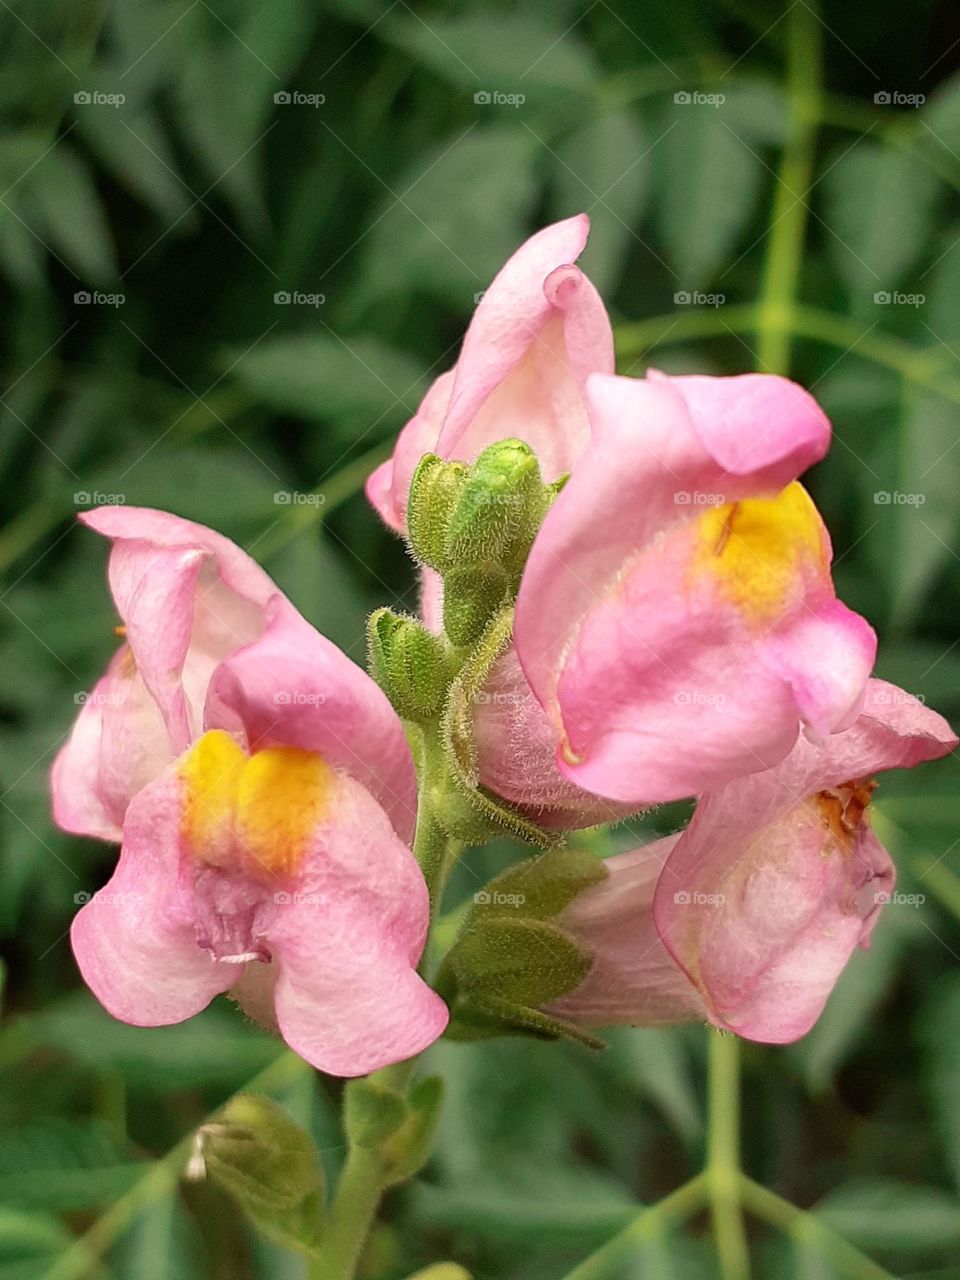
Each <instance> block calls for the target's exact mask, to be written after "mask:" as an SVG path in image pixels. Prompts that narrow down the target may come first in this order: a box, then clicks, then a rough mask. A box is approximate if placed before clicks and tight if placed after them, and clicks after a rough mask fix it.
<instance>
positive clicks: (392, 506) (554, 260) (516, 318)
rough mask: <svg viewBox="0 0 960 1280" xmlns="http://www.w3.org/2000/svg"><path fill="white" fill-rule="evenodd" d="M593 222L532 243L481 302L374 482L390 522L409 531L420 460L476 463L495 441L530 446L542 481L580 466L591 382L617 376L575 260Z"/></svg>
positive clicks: (372, 490) (548, 231) (567, 225)
mask: <svg viewBox="0 0 960 1280" xmlns="http://www.w3.org/2000/svg"><path fill="white" fill-rule="evenodd" d="M589 227H590V223H589V219H588V218H587V216H586V215H585V214H580V215H578V216H577V217H575V218H568V219H567V220H566V221H564V222H558V223H555V224H554V225H552V226H549V227H544V229H543V230H542V231H538V232H537V233H536V235H533V236H531V237H530V239H529V240H527V241H526V242H525V243H524V244H523V245H521V247H520V248H519V249H518V250H517V252H516V253H515V254H514V255H513V257H512V258H510V260H509V261H508V262H507V263H506V265H505V266H504V267H503V268H502V270H501V271H500V272H499V274H498V275H497V277H496V279H495V280H494V282H493V283H492V284H491V285H490V288H489V289H487V290H486V292H485V293H484V295H483V297H482V299H481V300H480V302H479V304H478V306H477V309H476V312H475V313H474V316H473V319H472V321H471V323H470V327H469V328H468V330H467V332H466V335H465V337H464V340H463V347H462V349H461V352H460V357H459V359H458V361H457V364H456V366H455V367H454V368H453V369H452V370H449V371H448V372H447V373H444V374H442V375H441V376H440V377H439V378H438V379H437V380H436V381H435V382H434V384H433V386H432V387H431V388H430V390H429V391H428V392H427V395H426V396H425V398H424V401H423V403H422V404H421V406H420V408H419V410H418V412H417V414H416V415H415V416H414V417H413V418H412V419H411V421H410V422H409V423H408V424H407V426H406V427H405V428H404V429H403V431H402V432H401V434H400V437H399V439H398V441H397V446H396V449H395V451H394V454H393V457H392V458H391V459H389V460H388V461H387V462H385V463H384V464H383V465H382V466H381V467H379V468H378V469H377V470H376V471H375V472H374V473H373V475H372V476H371V477H370V480H369V481H368V484H367V497H368V498H369V500H370V502H371V503H372V504H373V505H374V506H375V507H376V509H377V510H378V511H379V513H380V515H381V516H382V517H383V519H384V520H385V521H386V522H387V523H388V524H389V525H391V527H393V528H394V529H397V530H398V531H400V532H402V531H403V529H404V526H405V520H406V505H407V495H408V492H409V489H410V481H411V479H412V477H413V472H414V470H415V468H416V465H417V463H418V462H419V460H420V458H421V457H422V456H423V454H425V453H429V452H436V453H438V454H439V455H440V457H442V458H451V459H454V458H455V459H461V460H463V461H466V462H470V461H472V460H473V459H474V458H475V457H476V456H477V455H478V454H479V453H480V452H481V451H482V450H483V449H484V448H486V446H487V445H488V444H493V443H494V442H496V441H497V440H504V439H507V438H519V439H521V440H524V441H526V443H527V444H529V445H530V446H531V447H532V448H533V449H534V451H535V452H536V454H537V456H538V458H539V460H540V466H541V470H542V472H543V475H544V479H546V480H547V481H552V480H555V479H557V478H558V477H559V476H561V475H563V474H565V473H566V472H567V471H569V470H570V468H571V467H572V466H573V463H574V461H575V460H576V458H577V457H578V456H579V454H580V453H581V452H582V450H583V448H584V447H585V445H586V443H587V439H588V437H589V431H590V428H589V423H588V421H587V415H586V410H585V407H584V403H583V384H584V382H585V380H586V378H587V376H588V374H590V373H592V372H594V371H598V370H599V371H601V372H612V371H613V339H612V335H611V332H610V324H609V321H608V320H607V316H606V312H605V311H604V308H603V304H602V302H601V301H600V298H599V295H598V294H597V291H596V290H595V289H594V287H593V285H592V284H591V283H590V281H589V280H587V278H586V277H585V276H584V275H583V273H582V272H581V271H580V270H579V268H577V267H576V266H575V265H574V263H575V262H576V259H577V258H578V257H579V256H580V254H581V253H582V251H583V248H584V245H585V244H586V240H587V233H588V231H589Z"/></svg>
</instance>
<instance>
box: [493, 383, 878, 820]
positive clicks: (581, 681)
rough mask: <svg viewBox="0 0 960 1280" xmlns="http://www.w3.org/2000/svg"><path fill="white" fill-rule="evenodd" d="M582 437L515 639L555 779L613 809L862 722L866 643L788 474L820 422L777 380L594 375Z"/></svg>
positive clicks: (810, 405)
mask: <svg viewBox="0 0 960 1280" xmlns="http://www.w3.org/2000/svg"><path fill="white" fill-rule="evenodd" d="M587 401H588V405H589V408H590V414H591V423H592V428H593V435H592V437H591V442H590V445H589V447H588V448H587V450H586V452H585V453H584V454H583V455H582V456H581V457H580V459H579V461H578V463H577V465H576V467H575V469H574V471H573V474H572V476H571V478H570V481H569V483H568V484H567V485H566V487H565V488H564V490H563V491H562V492H561V494H560V496H559V497H558V498H557V500H556V502H555V503H554V505H553V507H552V508H551V510H550V511H549V512H548V513H547V517H546V519H545V521H544V524H543V527H542V528H541V530H540V532H539V534H538V535H537V538H536V541H535V542H534V544H533V548H532V550H531V553H530V557H529V560H528V562H527V565H526V568H525V570H524V574H523V579H522V581H521V584H520V592H519V595H518V598H517V607H516V626H515V633H514V643H515V645H516V651H517V656H518V657H519V660H520V664H521V666H522V668H523V672H524V675H525V676H526V679H527V681H528V682H529V685H530V688H531V689H532V691H533V693H534V694H535V695H536V698H537V699H538V701H539V703H540V705H541V706H542V707H543V709H544V710H545V712H546V713H547V715H548V716H549V717H550V720H551V722H552V726H553V741H554V746H555V751H556V759H557V764H558V767H559V769H560V772H561V773H562V774H563V775H564V776H565V777H566V778H567V779H569V780H570V781H571V782H573V783H575V784H576V785H577V786H579V787H581V788H583V789H584V790H587V791H591V792H594V793H596V794H598V795H602V796H605V797H608V798H609V799H611V800H614V801H619V802H626V803H629V802H635V803H637V804H643V803H657V802H661V801H668V800H675V799H679V798H681V797H683V796H689V795H696V794H698V793H699V792H701V791H704V790H707V789H711V788H714V787H716V786H718V785H720V784H721V783H723V782H725V781H727V780H728V779H731V778H735V777H737V776H739V775H741V774H744V773H752V772H756V771H757V770H761V769H764V768H768V767H770V766H771V765H774V764H776V763H777V762H778V761H779V760H781V759H783V757H784V756H785V755H786V754H787V752H788V751H789V750H790V748H791V747H792V746H793V744H794V742H795V741H796V738H797V734H798V733H799V731H800V729H801V726H805V728H806V730H807V732H808V733H810V734H811V735H813V736H814V737H816V738H820V739H822V738H825V737H827V736H828V735H829V734H831V733H834V732H836V731H838V730H840V729H843V728H845V727H846V726H847V725H849V724H851V723H852V722H853V721H854V720H855V719H856V717H857V714H858V712H859V709H860V705H861V701H862V697H863V690H864V686H865V682H866V680H867V677H868V675H869V673H870V669H871V667H872V665H873V660H874V654H875V651H876V638H875V636H874V634H873V631H872V630H871V628H870V627H869V626H868V624H867V623H866V622H865V621H864V620H863V619H862V618H861V617H859V616H858V615H856V614H854V613H852V612H851V611H850V610H849V609H847V608H846V606H844V605H843V604H841V603H840V601H839V600H837V598H836V594H835V591H834V587H833V582H832V579H831V576H830V543H829V539H828V536H827V532H826V529H825V528H824V525H823V522H822V520H821V519H820V516H819V514H818V512H817V510H816V508H815V506H814V505H813V503H812V501H811V500H810V498H809V497H808V495H807V493H806V491H805V490H804V489H803V488H802V487H801V486H800V485H799V484H798V483H796V477H797V476H798V475H799V474H800V473H801V472H802V471H803V470H805V469H806V468H807V467H808V466H810V465H811V463H813V462H816V461H817V460H818V459H819V458H821V457H822V456H823V455H824V453H825V452H826V450H827V447H828V445H829V440H830V424H829V423H828V421H827V419H826V417H825V416H824V415H823V413H822V412H821V410H820V409H819V407H818V406H817V404H816V402H815V401H814V400H813V399H812V397H811V396H809V395H808V394H807V393H806V392H805V391H803V390H802V389H801V388H800V387H798V386H797V385H796V384H795V383H792V382H789V381H787V380H786V379H785V378H779V377H773V376H766V375H759V374H749V375H744V376H741V377H729V378H710V377H681V378H670V377H666V376H664V375H663V374H657V373H655V372H651V373H650V375H649V376H648V377H647V378H646V379H643V380H636V379H629V378H617V377H606V376H603V375H599V374H597V375H594V376H593V377H592V378H591V379H590V380H589V381H588V384H587Z"/></svg>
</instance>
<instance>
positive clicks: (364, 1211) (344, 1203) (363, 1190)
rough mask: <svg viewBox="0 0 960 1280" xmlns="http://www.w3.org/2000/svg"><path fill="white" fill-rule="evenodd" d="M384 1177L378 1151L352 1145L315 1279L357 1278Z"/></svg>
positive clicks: (315, 1266) (314, 1267)
mask: <svg viewBox="0 0 960 1280" xmlns="http://www.w3.org/2000/svg"><path fill="white" fill-rule="evenodd" d="M382 1176H383V1170H382V1167H381V1163H380V1158H379V1156H378V1155H377V1153H376V1152H375V1151H370V1150H367V1149H366V1148H364V1147H357V1146H351V1148H350V1150H349V1152H348V1154H347V1160H346V1163H345V1164H344V1166H343V1172H342V1173H341V1175H340V1181H339V1182H338V1183H337V1191H336V1195H335V1196H334V1198H333V1202H332V1204H331V1205H330V1209H329V1211H328V1213H327V1217H326V1219H325V1221H324V1226H323V1234H322V1236H321V1240H320V1247H319V1248H318V1250H317V1253H316V1256H315V1257H314V1259H313V1261H312V1263H311V1268H310V1276H311V1280H353V1277H354V1276H355V1274H356V1270H357V1263H358V1262H359V1261H360V1254H361V1252H362V1250H363V1246H364V1244H365V1242H366V1239H367V1236H368V1235H369V1234H370V1228H371V1227H372V1226H373V1220H374V1217H375V1215H376V1212H377V1209H378V1207H379V1205H380V1198H381V1196H382V1194H383V1182H382Z"/></svg>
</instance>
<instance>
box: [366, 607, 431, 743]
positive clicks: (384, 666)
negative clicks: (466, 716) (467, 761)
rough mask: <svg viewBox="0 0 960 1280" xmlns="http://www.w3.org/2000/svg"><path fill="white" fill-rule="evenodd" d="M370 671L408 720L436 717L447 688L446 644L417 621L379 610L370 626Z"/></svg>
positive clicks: (372, 616)
mask: <svg viewBox="0 0 960 1280" xmlns="http://www.w3.org/2000/svg"><path fill="white" fill-rule="evenodd" d="M367 639H368V644H369V652H370V671H371V674H372V675H373V678H374V679H375V680H376V682H377V683H378V684H379V685H380V687H381V688H382V689H383V691H384V692H385V693H386V695H387V697H388V698H389V699H390V701H391V702H392V703H393V705H394V707H395V708H396V709H397V711H398V712H399V713H400V715H402V716H405V717H406V718H407V719H408V720H420V719H424V718H428V717H430V716H432V715H435V714H436V713H437V712H438V711H439V709H440V705H441V703H442V701H443V695H444V691H445V689H446V686H447V673H446V662H445V657H444V649H443V643H442V641H440V640H439V639H438V638H437V637H436V636H435V635H433V634H432V633H431V632H429V631H428V630H427V629H426V627H424V626H423V625H422V624H421V623H419V622H417V621H416V619H414V618H408V617H404V616H403V615H401V614H396V613H393V612H392V610H390V609H378V610H377V611H376V612H375V613H372V614H371V615H370V619H369V621H368V623H367Z"/></svg>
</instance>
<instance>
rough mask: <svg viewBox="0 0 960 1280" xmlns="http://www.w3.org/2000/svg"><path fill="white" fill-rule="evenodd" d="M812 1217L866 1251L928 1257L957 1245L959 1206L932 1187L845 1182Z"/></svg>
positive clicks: (879, 1182) (958, 1242)
mask: <svg viewBox="0 0 960 1280" xmlns="http://www.w3.org/2000/svg"><path fill="white" fill-rule="evenodd" d="M815 1213H816V1216H817V1217H818V1218H819V1219H820V1220H821V1221H822V1222H825V1223H826V1224H827V1226H829V1227H831V1228H832V1229H833V1230H834V1231H836V1232H837V1234H838V1235H841V1236H843V1237H844V1239H846V1240H849V1241H850V1242H851V1243H853V1244H859V1245H862V1246H864V1247H866V1248H869V1249H870V1250H871V1251H878V1252H887V1251H891V1250H897V1249H910V1250H916V1251H918V1252H921V1253H923V1254H929V1253H931V1252H936V1251H939V1250H941V1249H951V1248H956V1247H957V1246H958V1245H960V1202H958V1201H957V1200H955V1199H954V1198H953V1197H952V1196H949V1195H947V1193H946V1192H945V1191H941V1190H939V1189H938V1188H936V1187H918V1186H911V1185H908V1184H906V1183H899V1182H887V1181H879V1180H878V1181H875V1182H867V1181H864V1182H851V1183H848V1184H847V1185H846V1186H843V1187H840V1188H838V1190H836V1191H833V1192H831V1193H830V1195H828V1196H826V1197H825V1198H824V1199H823V1200H821V1201H820V1202H819V1203H818V1204H817V1206H816V1209H815Z"/></svg>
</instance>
